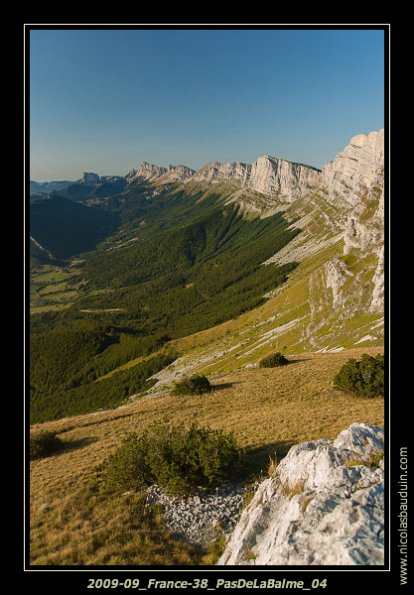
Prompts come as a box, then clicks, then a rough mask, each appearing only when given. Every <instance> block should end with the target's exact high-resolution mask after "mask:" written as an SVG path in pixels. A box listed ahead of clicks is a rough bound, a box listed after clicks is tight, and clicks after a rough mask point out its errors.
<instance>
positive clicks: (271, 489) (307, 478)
mask: <svg viewBox="0 0 414 595" xmlns="http://www.w3.org/2000/svg"><path fill="white" fill-rule="evenodd" d="M383 449H384V432H383V429H382V428H380V427H378V426H373V425H368V424H356V423H355V424H352V425H351V426H350V427H349V428H348V429H346V430H344V431H342V432H341V433H340V434H339V435H338V437H337V438H336V440H334V441H332V440H316V441H311V442H305V443H303V444H298V445H297V446H294V447H293V448H291V450H290V451H289V453H288V455H287V456H286V457H285V458H284V459H283V460H282V462H281V463H280V465H279V467H278V468H277V471H276V475H275V477H273V478H270V479H267V480H265V481H264V482H263V483H262V484H261V485H260V487H259V489H258V490H257V492H256V493H255V495H254V498H253V500H252V501H251V503H250V504H249V505H248V507H247V508H246V509H245V510H244V511H243V513H242V515H241V517H240V520H239V522H238V523H237V525H236V527H235V529H234V531H233V533H232V534H231V536H230V539H229V541H228V543H227V546H226V548H225V551H224V553H223V554H222V556H221V557H220V559H219V561H218V562H217V564H218V565H274V566H279V565H317V566H319V565H381V564H383V562H384V483H383V479H384V477H383V476H384V471H383V461H382V459H381V453H382V452H383Z"/></svg>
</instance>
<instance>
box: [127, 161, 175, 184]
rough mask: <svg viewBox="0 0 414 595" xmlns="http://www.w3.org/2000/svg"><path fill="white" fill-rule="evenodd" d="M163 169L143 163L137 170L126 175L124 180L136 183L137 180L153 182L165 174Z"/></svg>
mask: <svg viewBox="0 0 414 595" xmlns="http://www.w3.org/2000/svg"><path fill="white" fill-rule="evenodd" d="M166 171H167V170H166V168H165V167H160V166H158V165H152V163H147V162H146V161H143V162H142V163H141V165H140V166H139V167H138V169H133V170H132V171H130V172H129V174H127V176H126V178H127V180H128V182H130V183H131V182H136V181H139V180H148V181H150V180H151V181H153V180H156V179H157V178H159V177H160V176H162V175H163V174H165V173H166Z"/></svg>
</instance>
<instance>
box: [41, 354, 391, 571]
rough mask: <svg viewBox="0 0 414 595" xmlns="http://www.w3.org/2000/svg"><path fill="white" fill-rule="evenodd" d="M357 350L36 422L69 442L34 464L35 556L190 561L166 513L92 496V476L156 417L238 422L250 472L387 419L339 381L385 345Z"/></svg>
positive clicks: (231, 426)
mask: <svg viewBox="0 0 414 595" xmlns="http://www.w3.org/2000/svg"><path fill="white" fill-rule="evenodd" d="M379 351H381V350H380V349H368V348H364V349H353V350H349V351H343V352H341V353H324V354H307V355H300V356H297V359H296V361H295V363H292V364H291V365H289V366H285V367H282V368H275V369H260V370H259V369H252V370H241V371H238V372H234V373H231V374H227V375H225V376H222V377H219V378H215V379H211V380H212V384H213V385H214V386H215V387H216V390H214V391H213V392H211V393H208V394H204V395H201V396H188V397H184V396H180V397H173V396H164V397H155V398H151V399H147V400H141V401H136V402H133V403H131V404H130V405H128V406H124V407H122V408H119V409H116V410H111V411H103V412H97V413H94V414H88V415H82V416H78V417H73V418H66V419H63V420H59V421H54V422H48V423H45V424H38V425H36V426H34V427H33V429H34V430H38V429H44V430H52V431H56V432H57V433H58V434H59V437H60V438H62V439H63V440H64V441H65V442H68V443H69V445H68V446H67V447H66V449H65V450H64V451H62V452H61V453H59V454H56V455H53V456H50V457H48V458H47V459H41V460H38V461H33V462H32V463H31V464H30V467H31V551H32V560H31V562H32V563H33V564H136V565H145V564H146V565H155V564H162V565H164V564H186V563H187V564H188V563H191V562H193V563H194V561H195V560H196V554H195V552H194V551H193V550H191V548H189V547H188V546H186V545H185V544H183V543H180V542H173V541H172V540H171V539H167V537H166V533H165V531H164V529H163V528H162V522H161V520H160V519H159V518H152V519H151V520H150V521H148V523H149V524H145V523H144V522H143V521H142V519H141V521H140V520H139V518H140V515H138V514H134V513H133V512H132V511H133V509H134V508H133V507H132V508H131V506H127V503H126V502H125V503H124V504H122V505H121V504H120V503H119V501H107V500H105V499H104V498H103V497H102V496H99V495H96V494H95V495H93V496H91V487H90V485H91V478H93V477H95V476H96V470H97V468H98V467H99V465H101V464H102V463H103V461H104V460H105V459H106V458H107V456H108V455H109V453H110V452H112V451H113V450H114V449H115V448H116V447H117V446H118V445H119V442H120V440H121V438H122V437H123V436H124V435H125V434H126V433H127V432H129V431H131V430H136V431H140V430H142V429H144V428H146V427H147V426H148V425H149V424H151V423H153V422H154V421H155V420H160V419H163V418H164V419H166V420H168V421H169V422H171V423H177V422H181V421H182V422H184V423H185V424H188V425H190V424H191V423H193V422H196V423H198V424H199V425H203V426H209V427H211V428H215V429H224V430H233V431H234V432H235V433H236V436H237V438H238V441H239V443H240V444H241V445H242V446H246V447H248V448H249V471H250V472H251V473H252V474H254V473H258V472H260V471H261V470H266V469H267V466H268V461H269V454H272V455H273V453H275V452H276V453H277V456H278V458H279V460H280V458H281V457H282V456H284V454H286V452H287V450H288V448H289V447H290V446H291V445H292V444H295V443H298V442H301V441H303V440H310V439H316V438H333V437H335V436H336V435H337V434H338V432H340V431H341V430H342V429H344V428H345V427H347V426H348V425H350V424H351V423H352V422H356V421H358V422H368V423H375V424H378V425H382V424H383V407H384V403H383V400H382V399H361V398H357V397H353V396H350V395H346V394H344V393H340V392H338V391H336V390H334V389H333V386H332V384H333V378H334V376H335V374H336V373H337V372H338V370H339V368H340V367H341V365H342V364H343V363H345V362H346V361H347V360H348V359H349V357H359V356H360V355H361V354H362V353H364V352H368V353H370V354H374V353H378V352H379Z"/></svg>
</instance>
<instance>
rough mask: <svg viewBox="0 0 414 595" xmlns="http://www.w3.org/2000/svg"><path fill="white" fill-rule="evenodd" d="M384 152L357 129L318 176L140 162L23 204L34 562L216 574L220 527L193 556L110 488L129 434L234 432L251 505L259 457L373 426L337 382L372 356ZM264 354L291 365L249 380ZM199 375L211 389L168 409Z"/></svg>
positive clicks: (135, 500)
mask: <svg viewBox="0 0 414 595" xmlns="http://www.w3.org/2000/svg"><path fill="white" fill-rule="evenodd" d="M383 143H384V135H383V131H379V132H373V133H370V134H369V135H358V136H356V137H354V138H353V139H351V141H350V144H349V145H348V146H347V147H346V148H345V149H344V150H343V151H342V152H341V153H339V154H338V156H337V157H336V158H335V160H334V161H333V162H331V163H330V164H327V165H326V166H325V167H324V168H323V170H322V171H320V170H317V169H315V168H312V167H308V166H305V165H302V164H294V163H291V162H289V161H285V160H279V159H276V158H273V157H269V156H264V157H261V158H259V159H257V160H256V162H254V163H253V164H251V165H250V164H237V163H229V164H220V163H218V162H212V163H210V164H207V165H206V166H204V167H203V168H201V170H199V171H198V172H194V171H193V170H191V169H190V168H186V167H184V166H170V167H169V168H168V169H167V168H161V167H158V166H154V165H151V164H148V163H146V162H144V163H142V164H141V166H140V167H139V168H137V169H135V170H133V171H132V172H130V174H128V175H127V176H126V177H125V178H121V177H117V176H113V177H104V178H101V177H100V176H98V175H97V174H92V173H87V174H84V176H83V178H82V179H80V180H78V181H77V182H75V183H72V184H69V185H65V183H62V184H63V186H62V185H60V184H58V185H57V186H56V187H55V188H57V189H55V190H54V191H53V192H52V193H50V194H46V193H45V194H39V193H37V194H36V195H34V197H33V200H32V201H31V205H30V211H31V213H30V214H31V240H30V249H31V251H30V315H31V317H30V394H29V398H30V407H29V411H30V424H31V432H32V434H33V435H35V434H37V433H39V432H43V431H52V432H55V433H57V435H58V437H59V438H60V439H61V440H62V441H63V446H62V448H61V450H60V451H58V452H56V453H54V454H51V455H50V456H47V457H45V458H40V459H38V460H33V461H31V463H30V468H31V563H32V564H34V565H50V564H56V565H72V564H75V565H86V564H88V565H89V564H97V565H100V564H101V565H114V564H120V565H125V564H126V565H127V564H133V565H138V566H139V565H144V566H145V565H157V564H160V565H170V564H182V565H199V564H201V565H208V564H214V563H215V562H216V560H217V559H218V556H219V555H220V553H221V552H222V546H223V543H224V542H223V540H224V539H225V536H224V534H223V533H222V532H220V531H218V534H217V540H216V541H214V542H212V543H210V545H208V547H203V548H200V547H199V546H198V545H197V544H194V543H191V542H189V541H186V540H183V539H180V538H178V537H177V536H174V535H172V534H171V532H170V531H169V530H168V527H167V526H166V524H165V519H164V518H163V515H162V514H161V512H160V511H159V510H158V509H157V508H155V509H154V510H153V509H151V510H148V509H147V508H145V506H144V504H143V500H142V498H141V496H140V495H139V494H134V493H129V492H125V493H124V494H122V495H117V496H113V497H110V498H108V496H107V495H106V494H105V493H104V491H103V489H102V485H101V475H102V469H103V468H104V467H105V465H106V464H107V463H106V461H107V457H108V456H109V455H111V453H113V452H114V450H115V449H116V447H118V446H119V444H120V442H121V440H122V439H123V438H124V437H125V436H126V435H127V434H128V433H129V432H130V431H137V432H138V433H142V432H143V431H144V430H145V429H146V428H148V427H150V426H151V425H152V424H153V423H154V422H159V421H162V420H165V421H168V423H170V424H172V425H176V424H179V423H182V424H184V426H185V427H190V426H191V424H193V423H196V424H197V425H199V426H201V427H205V428H210V429H212V430H223V431H225V432H229V431H230V432H233V433H234V436H235V437H236V439H237V442H238V444H239V445H240V446H241V447H243V448H245V449H246V456H247V462H246V465H245V468H244V476H243V478H242V481H243V483H244V484H245V485H247V486H250V488H249V487H248V488H246V489H247V491H248V490H249V489H250V490H253V488H252V486H253V485H256V484H255V482H257V481H259V480H263V479H264V478H265V477H266V476H267V473H268V467H269V456H270V457H272V456H276V457H277V459H278V460H280V459H281V458H283V457H284V456H285V455H286V454H287V452H288V450H289V448H290V447H291V446H292V445H294V444H297V443H298V442H301V441H306V440H313V439H319V438H334V437H335V436H336V435H337V434H338V433H339V432H340V431H342V430H343V429H344V428H346V427H347V426H349V425H350V424H352V423H354V422H363V423H369V424H377V425H380V426H382V425H383V423H384V402H383V400H382V399H378V398H367V399H364V398H358V397H355V396H352V394H350V393H347V392H341V391H339V390H337V389H336V388H334V378H335V375H336V374H337V373H338V371H339V370H340V368H341V366H342V365H343V364H344V363H346V362H347V361H348V360H349V358H357V359H358V358H361V356H362V355H363V354H364V353H367V354H371V355H375V354H378V353H383V344H384V261H385V258H384V223H383V218H384V192H383V187H384V163H383ZM49 187H50V186H48V187H47V188H49ZM34 188H35V189H36V191H37V192H38V191H39V187H38V186H34ZM50 188H51V187H50ZM278 351H280V352H283V354H284V355H285V356H286V357H287V358H288V360H289V361H290V363H289V364H288V365H286V366H284V367H281V368H274V369H266V368H263V367H260V366H259V363H260V361H261V360H262V359H263V358H264V357H266V356H268V355H270V354H272V353H274V352H278ZM194 374H198V375H205V376H207V377H208V379H209V381H210V382H211V384H212V387H213V390H212V391H211V392H208V393H205V394H202V395H194V396H182V395H181V396H178V395H174V394H173V392H172V389H173V387H174V384H175V383H176V382H177V381H179V380H180V379H182V378H184V377H189V376H192V375H194ZM274 453H276V455H274ZM246 498H247V499H248V495H247V496H246Z"/></svg>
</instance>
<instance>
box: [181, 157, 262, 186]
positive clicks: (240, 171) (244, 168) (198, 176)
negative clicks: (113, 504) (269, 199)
mask: <svg viewBox="0 0 414 595" xmlns="http://www.w3.org/2000/svg"><path fill="white" fill-rule="evenodd" d="M250 170H251V165H249V164H246V163H236V162H232V163H220V162H219V161H211V162H210V163H207V165H205V166H204V167H202V168H201V169H199V170H198V172H196V173H195V175H194V176H193V180H194V181H207V182H220V181H223V180H233V181H235V182H238V183H240V184H241V185H242V186H244V185H246V184H247V182H248V180H249V177H250Z"/></svg>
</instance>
